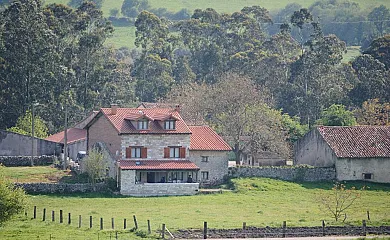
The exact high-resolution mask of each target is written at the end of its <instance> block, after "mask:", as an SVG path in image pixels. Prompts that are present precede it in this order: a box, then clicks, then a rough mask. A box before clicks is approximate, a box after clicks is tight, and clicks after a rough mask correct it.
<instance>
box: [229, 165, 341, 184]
mask: <svg viewBox="0 0 390 240" xmlns="http://www.w3.org/2000/svg"><path fill="white" fill-rule="evenodd" d="M228 176H229V177H266V178H277V179H282V180H287V181H304V182H316V181H332V180H335V179H336V170H335V168H333V167H310V166H291V167H286V166H283V167H271V166H270V167H250V166H237V167H231V168H229V175H228Z"/></svg>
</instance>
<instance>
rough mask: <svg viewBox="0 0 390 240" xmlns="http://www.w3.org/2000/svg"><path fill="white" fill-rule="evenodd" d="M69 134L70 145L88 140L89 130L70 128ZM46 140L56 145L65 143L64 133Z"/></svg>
mask: <svg viewBox="0 0 390 240" xmlns="http://www.w3.org/2000/svg"><path fill="white" fill-rule="evenodd" d="M67 133H68V135H67V138H68V139H67V140H68V141H67V142H68V144H70V143H73V142H77V141H81V140H85V139H87V130H85V129H79V128H69V129H68V131H67ZM45 140H47V141H51V142H56V143H64V131H62V132H59V133H56V134H53V135H51V136H48V137H47V138H45Z"/></svg>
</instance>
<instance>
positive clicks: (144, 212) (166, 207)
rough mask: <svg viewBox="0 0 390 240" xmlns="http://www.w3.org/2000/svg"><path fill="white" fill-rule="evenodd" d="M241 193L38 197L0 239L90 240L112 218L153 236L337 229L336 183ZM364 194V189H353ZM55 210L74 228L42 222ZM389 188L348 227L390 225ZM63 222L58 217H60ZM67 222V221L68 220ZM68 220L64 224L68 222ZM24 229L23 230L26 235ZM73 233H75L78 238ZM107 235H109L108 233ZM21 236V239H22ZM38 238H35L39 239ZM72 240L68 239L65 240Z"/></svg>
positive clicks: (364, 202)
mask: <svg viewBox="0 0 390 240" xmlns="http://www.w3.org/2000/svg"><path fill="white" fill-rule="evenodd" d="M235 182H236V183H235V185H236V190H235V191H233V192H224V193H223V194H215V195H197V196H183V197H150V198H135V197H120V196H102V195H96V194H95V195H94V194H84V195H71V196H65V195H36V196H30V197H29V200H30V206H29V208H28V210H27V213H28V217H27V218H25V217H24V216H21V217H19V218H17V219H15V220H13V221H11V222H9V223H7V224H6V225H5V228H4V229H3V231H0V239H10V238H11V237H10V236H17V237H18V239H29V238H31V237H33V236H37V235H40V236H41V235H42V236H43V235H44V234H46V235H47V234H50V233H52V234H53V236H54V235H55V236H56V237H55V238H54V239H65V238H66V237H65V236H70V235H69V234H74V235H71V236H72V237H71V238H72V239H86V238H87V237H91V238H92V237H94V238H95V239H96V234H97V233H98V232H99V226H98V222H99V219H100V218H101V217H103V219H104V225H105V228H107V229H108V228H110V226H111V218H115V221H116V224H117V225H116V228H117V229H121V228H122V227H123V219H124V218H126V219H128V226H129V227H132V226H134V225H133V223H132V216H133V215H136V216H137V219H138V221H139V226H140V229H141V230H143V231H146V228H147V220H148V219H149V220H150V221H151V224H152V229H153V231H155V230H157V229H159V228H160V226H161V224H162V223H165V224H166V226H167V227H168V229H170V230H177V229H183V228H202V224H203V222H204V221H207V222H208V225H209V227H210V228H238V227H240V226H242V222H247V224H248V225H250V226H259V227H265V226H280V225H281V224H282V222H283V221H287V224H288V225H289V226H319V225H320V224H321V220H323V219H325V220H326V221H327V223H328V224H336V223H335V222H334V221H333V220H332V218H331V217H330V216H329V215H328V214H325V213H324V212H323V211H321V210H320V206H319V203H318V196H319V194H322V193H324V192H325V193H326V192H328V191H331V190H330V189H331V187H332V184H331V183H304V184H299V183H291V182H285V181H279V180H271V179H261V178H260V179H259V178H253V179H240V180H236V181H235ZM352 185H354V186H356V187H357V188H360V187H361V186H362V184H361V183H352V184H349V187H351V186H352ZM33 206H37V209H38V214H37V215H38V219H36V220H31V219H30V218H31V216H32V212H33V210H32V209H33ZM43 208H46V209H47V211H48V212H49V213H51V211H52V210H54V211H55V212H57V213H58V212H59V210H63V212H64V214H66V216H67V213H68V212H70V213H72V216H73V221H72V224H71V226H67V227H65V226H62V225H66V224H62V225H61V224H59V223H51V222H50V220H46V222H42V211H43V210H42V209H43ZM389 209H390V186H389V185H381V184H369V190H365V191H363V192H362V193H361V198H360V199H359V200H358V201H357V202H356V204H355V205H354V206H353V207H352V208H351V209H349V210H348V211H347V223H348V224H355V225H360V224H361V220H362V219H366V211H367V210H369V211H370V216H371V221H369V222H368V225H376V226H378V225H389V224H390V212H389V211H388V210H389ZM78 215H82V223H83V226H82V228H81V230H79V229H78V228H77V224H78V222H77V220H76V218H77V216H78ZM89 216H93V221H94V226H93V229H92V230H89V229H88V221H89V220H88V219H89ZM56 217H58V216H56ZM65 219H66V220H67V218H65ZM66 220H65V221H66ZM19 229H23V235H21V234H22V232H20V231H19ZM73 231H74V233H73ZM105 231H106V232H107V230H105ZM19 234H20V235H19ZM35 238H36V237H35ZM66 239H68V238H66Z"/></svg>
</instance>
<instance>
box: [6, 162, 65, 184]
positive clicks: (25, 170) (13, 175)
mask: <svg viewBox="0 0 390 240" xmlns="http://www.w3.org/2000/svg"><path fill="white" fill-rule="evenodd" d="M3 171H4V172H3V174H4V176H5V177H6V178H7V179H9V180H10V181H12V182H22V183H23V182H57V181H59V180H60V179H61V178H63V177H65V176H69V174H70V171H63V170H58V169H57V168H53V167H50V166H39V167H38V166H37V167H5V168H3Z"/></svg>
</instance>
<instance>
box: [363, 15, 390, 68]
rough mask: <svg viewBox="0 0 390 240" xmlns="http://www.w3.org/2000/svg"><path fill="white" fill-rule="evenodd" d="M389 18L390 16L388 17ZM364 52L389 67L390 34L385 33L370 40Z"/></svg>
mask: <svg viewBox="0 0 390 240" xmlns="http://www.w3.org/2000/svg"><path fill="white" fill-rule="evenodd" d="M389 18H390V17H389ZM364 54H369V55H371V56H372V57H373V58H375V59H376V60H378V61H380V62H381V63H383V64H385V66H386V69H388V70H389V69H390V35H386V36H383V37H380V38H378V39H375V40H374V41H372V43H371V44H370V46H369V47H368V49H367V50H366V51H364Z"/></svg>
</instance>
